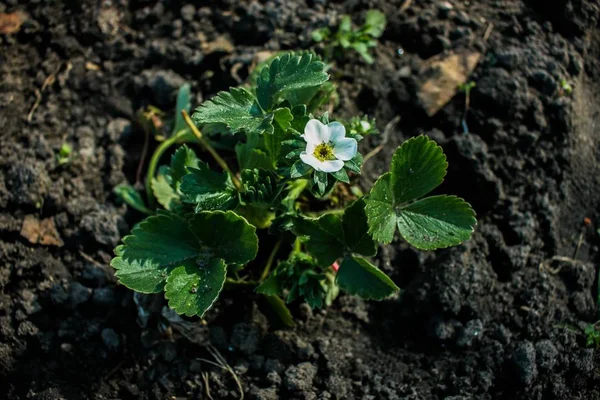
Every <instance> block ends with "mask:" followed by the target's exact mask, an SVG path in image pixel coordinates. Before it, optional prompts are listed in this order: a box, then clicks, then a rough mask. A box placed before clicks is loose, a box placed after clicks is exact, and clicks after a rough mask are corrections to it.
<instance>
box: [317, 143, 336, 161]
mask: <svg viewBox="0 0 600 400" xmlns="http://www.w3.org/2000/svg"><path fill="white" fill-rule="evenodd" d="M313 156H315V158H316V159H317V160H319V161H327V160H335V156H334V155H333V147H332V146H330V145H329V143H321V144H318V145H317V146H316V147H315V151H314V152H313Z"/></svg>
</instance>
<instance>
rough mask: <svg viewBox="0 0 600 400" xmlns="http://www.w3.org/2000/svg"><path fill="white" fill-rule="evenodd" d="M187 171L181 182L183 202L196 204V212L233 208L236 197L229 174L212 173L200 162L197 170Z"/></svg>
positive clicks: (190, 169)
mask: <svg viewBox="0 0 600 400" xmlns="http://www.w3.org/2000/svg"><path fill="white" fill-rule="evenodd" d="M189 171H190V172H189V174H187V175H185V176H184V177H183V180H182V182H181V187H180V189H181V192H182V193H183V195H184V197H183V201H185V202H187V203H192V204H196V209H197V210H198V211H200V210H223V209H228V208H232V207H234V206H235V204H236V202H237V195H236V190H235V187H234V186H233V183H232V182H231V177H230V176H229V174H227V173H226V172H216V171H212V170H210V169H209V168H208V165H207V164H205V163H202V162H200V163H198V168H189Z"/></svg>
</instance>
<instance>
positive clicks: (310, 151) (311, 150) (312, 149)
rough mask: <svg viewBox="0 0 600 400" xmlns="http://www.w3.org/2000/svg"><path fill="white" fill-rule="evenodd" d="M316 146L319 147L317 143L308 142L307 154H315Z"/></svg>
mask: <svg viewBox="0 0 600 400" xmlns="http://www.w3.org/2000/svg"><path fill="white" fill-rule="evenodd" d="M315 147H317V145H316V144H314V143H309V142H306V150H305V151H306V153H307V154H313V153H314V152H315Z"/></svg>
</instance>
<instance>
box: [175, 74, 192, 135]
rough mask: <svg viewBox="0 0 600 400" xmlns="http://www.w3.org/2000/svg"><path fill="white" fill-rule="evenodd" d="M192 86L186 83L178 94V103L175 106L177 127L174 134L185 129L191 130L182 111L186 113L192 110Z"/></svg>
mask: <svg viewBox="0 0 600 400" xmlns="http://www.w3.org/2000/svg"><path fill="white" fill-rule="evenodd" d="M190 88H191V86H190V84H189V83H184V84H183V85H181V86H180V87H179V91H178V92H177V103H176V105H175V126H174V128H173V134H177V133H178V132H180V131H183V130H185V129H189V128H188V127H187V125H186V123H185V121H184V120H183V116H182V115H181V111H183V110H185V111H186V112H188V113H189V112H190V109H191V108H192V104H191V102H190Z"/></svg>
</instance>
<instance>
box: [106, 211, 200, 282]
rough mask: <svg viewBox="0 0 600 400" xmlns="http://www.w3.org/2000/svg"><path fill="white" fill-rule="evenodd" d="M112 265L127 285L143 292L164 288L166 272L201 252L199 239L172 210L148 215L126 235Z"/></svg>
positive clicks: (116, 250) (121, 280)
mask: <svg viewBox="0 0 600 400" xmlns="http://www.w3.org/2000/svg"><path fill="white" fill-rule="evenodd" d="M115 254H116V256H117V257H115V258H113V260H112V261H111V264H110V265H111V266H112V267H113V268H115V269H116V270H117V272H116V274H115V275H116V276H117V278H119V281H120V282H121V284H123V285H124V286H126V287H128V288H130V289H133V290H136V291H138V292H142V293H157V292H160V291H161V290H162V289H163V284H164V282H165V279H166V278H167V274H168V273H169V272H170V271H171V270H173V269H174V268H177V267H180V266H182V265H183V264H184V263H185V262H187V261H189V260H195V259H196V258H197V257H198V256H199V244H198V239H197V238H196V237H194V235H193V234H192V232H191V231H190V229H189V227H188V224H187V223H186V222H185V221H184V220H182V219H181V218H179V217H177V216H175V215H172V214H158V215H155V216H152V217H148V218H146V219H145V220H144V221H142V222H141V223H139V224H138V225H137V226H136V227H134V228H133V230H132V231H131V234H130V235H128V236H125V237H124V238H123V245H121V246H119V247H117V248H116V249H115Z"/></svg>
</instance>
